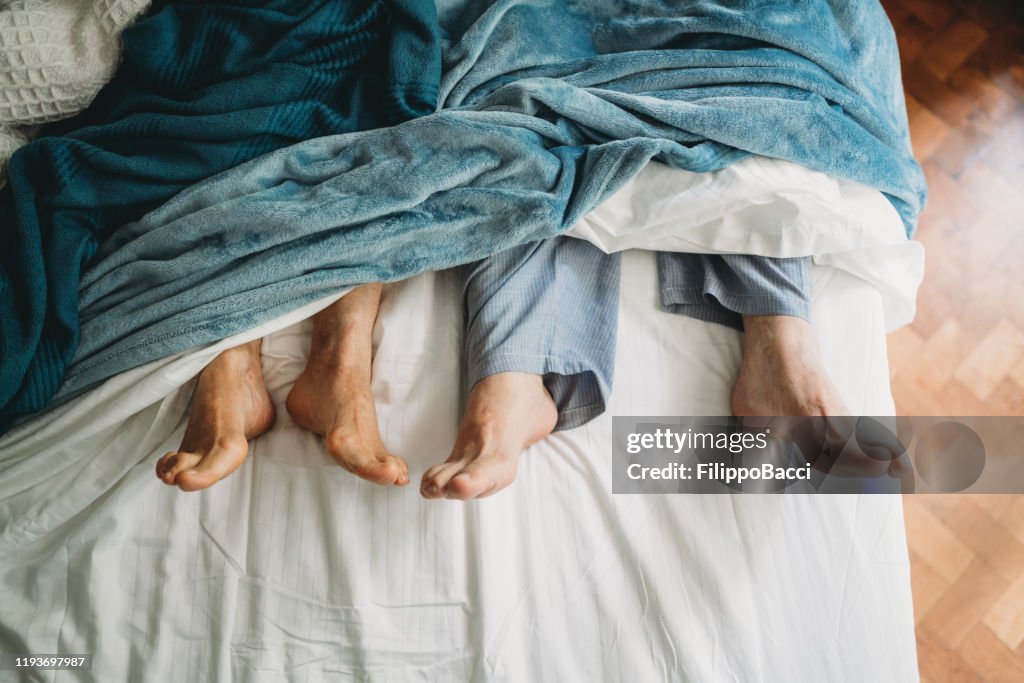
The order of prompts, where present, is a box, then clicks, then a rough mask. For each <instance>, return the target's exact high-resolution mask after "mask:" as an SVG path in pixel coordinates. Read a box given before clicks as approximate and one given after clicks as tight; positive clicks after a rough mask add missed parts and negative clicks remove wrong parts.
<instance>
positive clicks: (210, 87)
mask: <svg viewBox="0 0 1024 683" xmlns="http://www.w3.org/2000/svg"><path fill="white" fill-rule="evenodd" d="M123 40H124V57H123V63H122V65H121V68H120V69H119V70H118V73H117V75H116V77H115V79H114V80H113V81H112V82H111V83H110V84H109V85H108V86H107V87H106V88H105V89H104V90H103V91H102V92H101V93H100V95H99V96H98V98H97V99H96V101H95V102H94V103H93V104H92V105H91V106H90V107H89V108H88V109H87V110H86V111H85V112H83V113H82V114H81V115H79V116H76V117H74V118H72V119H70V120H68V121H65V122H62V123H60V124H56V125H54V126H51V127H50V128H49V129H47V130H46V131H45V132H44V135H45V137H43V138H41V139H39V140H37V141H36V142H34V143H32V144H30V145H28V146H27V147H25V148H23V149H21V150H20V151H19V152H18V153H17V154H15V155H14V157H13V158H12V160H11V163H10V168H9V175H10V184H9V186H8V187H7V188H5V189H4V191H3V192H2V193H0V237H2V240H3V244H4V249H3V250H2V251H0V407H2V412H0V432H2V431H3V427H4V425H5V424H7V423H9V422H10V421H11V420H12V419H14V418H16V417H17V416H20V415H25V414H28V413H31V412H32V411H35V410H38V409H40V408H42V407H43V406H44V405H45V404H46V402H47V401H48V400H49V399H50V398H51V397H52V396H53V394H54V392H55V391H56V389H57V386H58V384H59V382H60V380H61V378H62V377H63V375H64V373H65V371H66V369H67V367H68V364H69V363H70V362H71V359H72V356H73V354H74V353H75V350H76V348H77V347H78V342H79V339H80V329H81V328H80V317H79V309H80V308H82V311H81V315H82V319H85V318H89V317H92V316H93V315H94V313H95V311H96V310H97V309H95V308H92V309H91V310H92V312H89V310H88V307H85V306H83V302H82V300H81V299H80V297H79V284H80V279H81V275H82V272H83V270H84V268H85V267H86V264H87V263H89V261H90V259H91V258H93V257H94V254H95V252H96V250H97V248H98V247H99V245H101V244H105V245H106V247H105V248H107V249H113V250H116V249H117V246H118V244H120V243H121V241H122V240H123V234H124V233H121V232H120V231H119V228H122V227H123V226H125V225H126V224H128V223H130V222H132V221H135V220H138V219H139V218H141V217H142V216H143V215H144V214H145V213H146V212H148V211H150V210H152V209H154V208H156V207H158V206H160V205H161V204H163V203H164V202H166V201H167V200H168V199H170V198H171V197H173V196H174V195H176V194H177V193H179V192H180V191H181V190H182V189H183V188H186V187H188V186H190V185H193V184H195V183H197V182H199V181H201V180H203V179H205V178H209V177H210V176H213V175H215V174H217V173H219V172H221V171H224V170H226V169H229V168H232V167H234V166H237V165H239V164H241V163H243V162H246V161H248V160H250V159H253V158H255V157H258V156H260V155H262V154H266V153H267V152H270V151H273V150H276V149H280V148H282V147H286V146H288V145H291V144H294V143H296V142H300V141H303V140H308V139H310V138H317V137H321V136H324V135H331V134H336V133H346V132H351V131H356V130H366V129H369V128H376V127H379V126H386V125H391V124H394V123H399V122H401V121H405V120H407V119H409V118H412V117H414V116H418V115H422V114H427V113H430V112H432V111H434V109H435V107H436V103H437V85H438V81H439V79H440V68H441V52H440V45H439V36H438V26H437V15H436V12H435V8H434V5H433V2H432V0H386V1H385V0H361V1H352V2H338V1H337V0H249V1H248V2H225V1H221V2H206V1H198V0H165V1H162V2H161V1H157V2H155V3H154V7H153V9H152V11H151V13H150V16H148V17H147V18H145V19H143V20H142V21H140V22H139V23H137V24H136V25H135V26H134V27H132V28H130V29H129V30H128V31H126V32H125V34H124V37H123ZM209 237H210V239H214V240H216V239H218V236H217V235H215V234H213V233H211V234H210V235H209ZM136 284H137V285H138V286H141V287H143V288H145V287H146V284H145V283H144V282H141V281H139V282H137V283H136ZM113 315H117V313H114V314H113Z"/></svg>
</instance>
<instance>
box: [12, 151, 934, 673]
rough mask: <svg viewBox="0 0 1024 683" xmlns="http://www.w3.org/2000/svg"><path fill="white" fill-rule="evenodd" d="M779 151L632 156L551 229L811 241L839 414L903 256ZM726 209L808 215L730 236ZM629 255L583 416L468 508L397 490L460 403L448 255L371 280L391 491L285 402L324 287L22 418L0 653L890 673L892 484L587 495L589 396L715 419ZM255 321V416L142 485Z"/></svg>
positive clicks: (868, 393) (895, 589)
mask: <svg viewBox="0 0 1024 683" xmlns="http://www.w3.org/2000/svg"><path fill="white" fill-rule="evenodd" d="M779 164H780V162H767V161H765V160H758V159H753V160H748V161H747V162H743V164H738V165H734V166H733V167H731V169H732V170H729V169H727V171H723V172H721V173H720V174H712V176H707V175H705V176H696V175H694V174H686V173H684V172H680V171H669V170H667V169H664V168H661V167H651V168H649V169H648V171H645V174H643V175H642V176H641V178H639V179H638V180H637V181H635V182H634V183H631V184H630V185H629V186H627V187H626V188H624V189H623V191H621V192H620V193H619V194H618V195H616V196H615V197H614V198H613V199H612V200H610V201H609V202H608V203H606V204H605V205H603V206H602V207H600V208H599V209H598V210H597V211H595V212H594V213H592V214H591V215H590V216H588V218H587V219H586V220H585V221H584V222H583V223H581V225H579V226H577V228H576V234H577V236H580V237H583V238H586V239H591V240H592V241H594V242H595V243H598V244H599V245H601V246H603V247H604V248H606V249H609V250H613V249H620V248H625V247H637V246H644V247H648V248H654V247H656V248H659V249H666V248H672V246H671V245H672V244H673V243H675V244H676V245H677V247H678V248H683V245H685V248H686V249H688V250H700V251H753V252H754V253H766V254H769V255H780V256H781V255H786V256H791V255H798V254H803V253H807V254H816V255H817V258H816V260H817V261H818V263H819V266H817V267H816V268H815V291H814V305H813V322H814V326H815V329H816V331H817V333H818V336H819V340H820V342H821V344H822V347H823V352H824V355H825V360H826V364H827V366H828V368H829V370H830V373H831V375H832V377H833V380H834V381H835V382H836V384H837V386H838V388H839V390H840V392H841V393H842V394H843V396H844V398H845V399H846V401H847V403H848V405H849V406H850V407H851V409H853V410H854V411H855V412H858V413H861V414H869V415H872V414H887V413H891V412H892V411H893V404H892V398H891V394H890V392H889V384H888V365H887V362H886V355H885V339H884V333H885V331H886V328H887V325H888V326H892V325H896V324H899V323H901V322H906V319H907V316H908V315H912V301H913V294H914V288H915V287H916V282H917V280H918V279H919V278H920V267H921V252H920V249H919V247H918V246H917V245H916V244H915V243H910V242H906V241H905V239H903V238H900V236H899V235H900V232H899V231H900V230H901V227H900V226H899V221H898V218H896V215H895V212H892V211H891V208H889V210H888V212H887V211H886V207H888V204H887V203H885V202H884V199H882V198H881V197H880V196H879V195H877V193H871V192H869V191H864V190H862V189H861V188H859V187H855V186H853V185H852V184H847V183H838V182H837V181H834V180H832V179H828V178H825V177H824V176H820V175H819V174H811V173H810V172H808V171H805V170H803V169H797V168H795V167H789V166H788V165H781V166H780V165H779ZM773 166H775V167H776V171H777V172H775V171H773V172H768V171H770V169H771V168H772V167H773ZM794 174H795V175H794ZM759 177H760V180H759V179H758V178H759ZM801 177H802V180H801V179H800V178H801ZM773 183H775V185H774V186H773V185H772V184H773ZM794 183H795V184H794ZM815 183H818V187H819V190H820V191H815V192H810V193H808V192H807V190H808V188H813V187H815ZM773 187H774V189H773ZM787 187H788V188H789V189H790V190H794V191H795V194H794V192H789V191H787V189H786V188H787ZM828 188H832V189H831V190H829V189H828ZM830 192H832V194H829V193H830ZM851 193H853V195H851ZM801 194H803V198H801V196H800V195H801ZM716 197H717V199H716ZM744 197H746V198H744ZM808 197H810V199H808ZM716 202H717V205H718V206H719V209H718V211H717V213H716V211H715V210H714V208H713V207H714V206H715V205H716ZM773 205H774V207H775V209H774V210H775V211H776V212H775V213H773V209H772V206H773ZM743 211H747V218H746V219H743V220H741V219H740V218H739V217H738V213H742V212H743ZM688 212H689V213H688ZM701 212H703V213H701ZM844 217H845V219H844ZM751 220H757V221H768V222H771V221H787V220H788V221H794V222H799V223H800V224H801V225H806V230H804V231H803V234H804V236H803V237H800V238H794V239H790V238H789V237H786V238H783V237H782V236H781V235H780V237H779V239H778V240H776V241H775V243H774V244H773V243H772V241H771V240H770V239H763V240H762V241H761V242H760V243H759V244H757V245H754V243H753V242H752V241H751V240H752V235H753V233H754V232H755V231H754V230H752V229H751V228H750V226H751V225H752V224H751V223H749V221H751ZM842 220H846V225H849V226H855V227H851V228H849V229H847V230H846V232H845V234H844V228H843V227H842V226H843V223H842V222H841V221H842ZM716 221H718V223H717V225H718V227H719V228H720V229H721V230H719V231H717V232H716V230H715V224H716V223H715V222H716ZM744 226H746V227H744ZM644 233H646V237H645V236H644ZM794 234H797V232H796V231H795V232H794ZM723 235H730V236H729V237H728V238H726V237H723ZM743 235H746V236H747V237H743ZM653 261H654V259H653V256H652V255H651V254H650V253H645V252H639V251H630V252H629V253H627V254H626V255H625V257H624V270H623V281H624V284H623V292H622V297H621V304H620V305H621V314H620V319H619V347H618V354H617V367H616V373H615V375H616V376H615V390H614V392H613V395H612V399H611V405H610V407H609V411H608V414H607V415H606V416H603V417H602V418H599V419H598V420H595V421H594V422H592V423H591V424H589V425H587V426H585V427H582V428H579V429H575V430H571V431H569V432H563V433H559V434H555V435H553V436H551V437H549V438H548V439H546V440H544V441H543V442H541V443H539V444H537V445H536V446H534V447H533V448H531V449H529V451H528V452H527V453H526V454H525V456H524V458H523V462H522V465H521V467H520V470H519V477H518V480H517V481H516V483H515V484H514V485H513V486H512V487H510V488H509V489H507V490H506V491H504V492H502V493H500V494H499V495H496V496H494V497H492V498H488V499H486V500H484V501H480V502H471V503H461V502H454V501H425V500H422V499H421V498H420V497H419V495H418V493H417V491H416V486H415V483H416V482H417V481H418V477H419V476H420V475H421V474H422V472H423V471H424V470H425V469H426V468H427V467H428V466H430V465H431V464H434V463H436V462H439V461H440V460H443V459H444V458H445V457H446V455H447V453H448V450H449V449H450V447H451V444H452V442H453V440H454V432H455V427H456V424H457V419H458V416H459V410H460V400H461V397H460V394H461V388H460V378H459V356H458V354H459V347H460V335H461V312H460V311H461V308H460V305H459V301H458V285H457V281H456V278H455V276H454V275H453V274H452V273H440V274H426V275H422V276H419V277H416V278H413V279H412V280H409V281H407V282H405V283H401V284H399V285H395V286H392V287H390V288H389V289H388V290H387V291H386V296H385V300H384V302H383V306H382V311H381V315H380V317H379V319H378V324H377V328H376V331H375V346H376V355H375V360H374V386H373V388H374V394H375V397H376V400H377V404H378V411H379V414H380V424H381V430H382V433H383V436H384V441H385V443H386V445H387V446H388V447H389V448H390V449H392V450H393V451H394V452H396V453H398V454H401V455H402V456H404V457H405V458H406V459H407V460H408V461H409V463H410V470H411V475H412V477H413V480H414V485H413V486H410V487H408V488H407V489H395V488H381V487H377V486H375V485H373V484H369V483H367V482H364V481H362V480H359V479H357V478H355V477H353V476H352V475H350V474H348V473H347V472H344V471H342V470H341V469H340V468H339V467H337V466H336V465H335V464H334V463H333V462H332V461H331V460H330V459H329V457H328V456H327V455H326V454H325V452H324V451H323V449H322V447H321V444H320V440H319V439H318V438H317V437H315V436H313V435H311V434H309V433H306V432H304V431H302V430H300V429H298V428H297V427H296V426H295V425H294V424H293V423H292V421H291V420H290V418H289V417H288V414H287V412H286V411H285V410H284V399H285V396H286V395H287V392H288V390H289V388H290V386H291V383H292V382H293V381H294V380H295V378H296V377H297V375H298V373H299V372H300V370H301V368H302V365H303V362H304V356H305V354H306V352H307V348H308V333H309V326H310V323H309V321H308V317H309V316H310V315H311V314H312V313H313V312H315V311H316V310H318V309H319V308H321V307H323V306H324V305H326V304H327V303H329V301H322V302H319V303H317V304H313V305H310V306H307V307H305V308H304V309H302V310H299V311H295V312H293V313H292V314H289V315H288V316H284V317H283V318H282V319H279V320H277V321H274V322H272V323H270V324H268V325H265V326H263V327H262V328H260V329H257V330H251V331H250V332H248V333H246V334H244V335H240V336H238V337H236V338H234V339H231V340H225V341H223V342H221V343H219V344H216V345H213V346H210V347H208V348H204V349H199V350H195V351H193V352H190V353H185V354H180V355H178V356H176V357H172V358H168V359H163V360H161V361H158V362H155V363H151V364H149V365H147V366H144V367H141V368H137V369H135V370H132V371H130V372H127V373H124V374H123V375H120V376H118V377H116V378H114V379H112V380H110V381H109V382H107V383H106V384H105V385H103V386H101V387H100V388H98V389H96V390H94V391H93V392H91V393H89V394H87V395H85V396H83V397H81V398H79V399H78V400H76V401H74V402H73V403H71V404H68V405H66V406H62V407H60V408H58V409H56V410H54V411H51V412H50V413H48V414H46V415H43V416H41V417H39V418H37V419H36V420H34V421H33V422H31V423H29V424H26V425H23V426H22V427H20V428H18V429H17V430H15V431H14V432H12V433H11V434H9V435H8V436H7V437H5V438H4V440H3V441H0V454H2V455H0V651H2V652H8V653H18V652H23V653H28V652H33V653H76V654H80V653H91V654H92V655H93V656H94V661H93V667H92V670H91V671H90V672H48V673H47V674H45V675H44V676H42V677H41V679H40V680H75V679H82V680H97V681H120V680H131V681H150V680H152V681H205V680H223V681H227V680H232V681H323V680H343V681H463V680H496V681H524V682H532V681H556V682H564V681H588V682H589V681H601V680H608V681H620V680H621V681H644V682H646V681H700V682H704V681H743V682H748V681H764V682H765V683H775V682H776V681H787V682H789V681H808V682H814V683H819V682H821V681H851V682H852V681H856V682H858V683H859V682H861V681H914V680H917V665H916V653H915V647H914V633H913V619H912V614H911V597H910V583H909V567H908V559H907V550H906V542H905V538H904V532H903V519H902V512H901V504H900V500H899V498H898V497H895V496H874V497H868V496H845V497H838V496H837V497H824V496H745V497H729V496H617V495H612V494H611V492H610V491H611V473H610V464H611V450H610V449H611V445H610V444H611V435H610V432H611V420H610V416H611V415H613V414H631V415H659V414H660V415H689V414H709V415H718V414H728V410H729V391H730V387H731V384H732V380H733V378H734V375H735V373H736V370H737V367H738V362H739V357H740V337H739V335H738V334H737V333H736V332H734V331H732V330H729V329H727V328H724V327H721V326H716V325H712V324H707V323H703V322H699V321H695V320H692V319H688V318H685V317H682V316H676V315H671V314H667V313H664V312H662V311H661V310H660V309H659V307H658V305H657V289H656V276H655V272H654V263H653ZM915 269H916V270H915ZM908 302H911V303H910V305H909V306H908ZM261 335H268V336H267V337H266V341H265V343H264V346H263V362H264V372H265V375H266V378H267V382H268V384H269V387H270V391H271V395H272V397H273V399H274V401H275V403H276V405H277V408H278V420H277V424H276V426H275V427H274V429H273V430H272V431H271V432H270V433H268V434H266V435H265V436H263V437H261V438H259V439H258V440H256V441H255V442H254V443H253V444H252V446H251V451H250V452H251V455H250V457H249V458H248V460H247V461H246V463H245V464H244V465H243V466H242V467H241V468H240V469H239V470H238V471H237V472H235V473H234V474H233V475H232V476H231V477H230V478H229V479H227V480H225V481H223V482H221V483H220V484H218V485H217V486H216V487H214V488H213V489H210V490H208V491H205V492H201V493H197V494H184V493H181V492H179V491H177V490H176V489H170V488H167V487H165V486H163V485H162V484H161V483H160V482H159V481H158V480H157V479H156V478H155V476H154V473H153V469H154V464H155V462H156V459H157V458H158V457H159V456H160V455H162V454H163V453H164V452H165V451H167V450H170V449H172V448H174V447H175V446H176V445H177V443H178V442H179V440H180V439H181V436H182V433H183V431H184V428H185V424H186V421H187V415H188V406H189V399H190V393H191V389H192V387H193V386H194V377H195V375H196V374H197V373H198V372H199V371H200V370H201V369H202V367H203V366H204V365H205V364H206V363H207V362H209V360H210V359H211V358H213V357H214V356H215V355H216V354H217V353H218V352H219V351H220V350H221V349H223V348H225V347H227V346H230V345H233V344H237V343H239V342H240V341H243V340H245V339H250V338H254V337H256V336H261ZM5 673H9V672H0V678H2V677H3V675H4V674H5ZM51 676H52V677H53V678H51Z"/></svg>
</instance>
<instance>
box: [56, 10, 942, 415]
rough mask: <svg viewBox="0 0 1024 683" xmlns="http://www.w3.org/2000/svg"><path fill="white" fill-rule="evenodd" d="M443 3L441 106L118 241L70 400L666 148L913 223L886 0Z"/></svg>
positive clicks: (251, 180) (446, 258) (622, 176)
mask: <svg viewBox="0 0 1024 683" xmlns="http://www.w3.org/2000/svg"><path fill="white" fill-rule="evenodd" d="M438 15H439V22H440V30H441V36H442V43H443V45H444V47H445V54H446V56H445V59H444V64H443V77H442V81H441V91H440V103H441V107H440V109H441V110H440V111H438V112H437V113H435V114H433V115H430V116H426V117H423V118H418V119H415V120H412V121H409V122H407V123H404V124H402V125H398V126H395V127H392V128H388V129H381V130H374V131H369V132H361V133H353V134H347V135H340V136H333V137H323V138H319V139H314V140H309V141H307V142H303V143H299V144H297V145H294V146H292V147H289V148H286V149H283V150H280V151H277V152H274V153H271V154H269V155H266V156H263V157H261V158H258V159H255V160H253V161H251V162H249V163H247V164H243V165H242V166H239V167H237V168H235V169H233V170H230V171H227V172H225V173H223V174H221V175H220V176H218V177H216V178H213V179H211V180H209V181H207V182H205V183H201V184H199V185H197V186H194V187H192V188H190V189H187V190H185V191H183V192H181V193H180V194H178V195H177V196H176V197H175V198H174V199H173V200H172V201H170V202H168V203H167V204H165V205H163V206H162V207H160V208H159V209H157V210H155V211H153V212H152V213H150V214H149V215H147V216H145V217H144V218H143V219H142V220H140V221H138V222H136V223H133V224H130V225H127V226H125V227H123V228H122V229H120V230H119V231H118V232H117V234H116V235H115V238H114V239H112V240H110V241H109V242H108V244H107V245H105V246H104V247H103V248H101V250H100V252H99V254H98V255H97V258H96V260H95V261H94V265H93V266H92V267H91V268H90V269H89V270H88V272H86V273H85V276H84V279H83V281H82V285H81V303H80V324H81V340H82V342H81V344H80V345H79V347H78V351H77V354H76V356H75V363H74V365H73V366H72V367H71V369H70V372H69V373H68V375H67V377H66V380H65V382H64V385H63V387H62V388H61V392H60V396H61V397H68V396H72V395H74V394H76V393H78V392H80V391H82V390H84V389H87V388H89V387H91V386H94V385H95V384H96V383H98V382H100V381H102V380H104V379H106V378H108V377H110V376H112V375H114V374H116V373H118V372H120V371H123V370H125V369H127V368H130V367H133V366H136V365H139V364H141V363H144V362H147V361H150V360H153V359H155V358H158V357H161V356H164V355H166V354H170V353H174V352H177V351H181V350H184V349H187V348H189V347H192V346H196V345H198V344H203V343H207V342H211V341H214V340H217V339H220V338H223V337H225V336H227V335H230V334H233V333H237V332H239V331H242V330H244V329H246V328H249V327H251V326H253V325H255V324H258V323H260V322H263V321H266V320H268V319H270V318H272V317H274V316H277V315H279V314H281V313H284V312H286V311H288V310H290V309H293V308H295V307H297V306H299V305H301V304H304V303H306V302H309V301H311V300H314V299H316V298H318V297H322V296H325V295H327V294H330V293H332V292H335V291H338V290H340V289H342V288H344V287H346V286H348V285H353V284H358V283H363V282H368V281H387V280H397V279H402V278H406V277H409V276H411V275H414V274H416V273H419V272H422V271H425V270H434V269H440V268H446V267H449V266H453V265H456V264H459V263H463V262H467V261H471V260H474V259H479V258H482V257H485V256H487V255H489V254H493V253H495V252H498V251H500V250H503V249H506V248H508V247H511V246H513V245H516V244H519V243H522V242H525V241H530V240H537V239H541V238H546V237H550V236H552V235H556V234H558V233H560V232H562V231H564V230H566V229H568V228H569V227H570V226H571V225H572V224H573V223H574V222H575V221H576V220H577V219H579V218H580V217H581V216H582V215H583V214H585V213H586V212H587V211H589V210H590V209H592V208H593V207H595V206H596V205H597V204H599V203H600V202H601V201H602V200H603V199H605V198H606V197H608V196H609V195H610V194H611V193H612V192H614V191H615V190H616V189H617V188H619V187H621V186H622V185H623V184H624V183H625V182H626V181H627V180H628V179H629V178H631V177H632V176H634V175H635V174H636V173H638V172H639V171H640V169H641V168H643V166H644V165H645V164H647V163H648V162H649V161H650V160H652V159H657V160H659V161H662V162H665V163H668V164H671V165H673V166H677V167H680V168H685V169H689V170H692V171H714V170H718V169H721V168H723V167H724V166H726V165H728V164H730V163H732V162H734V161H737V160H739V159H742V158H743V157H745V156H747V155H749V154H752V153H756V154H761V155H766V156H770V157H777V158H781V159H787V160H790V161H794V162H797V163H800V164H803V165H805V166H808V167H810V168H812V169H816V170H820V171H823V172H826V173H830V174H833V175H836V176H840V177H844V178H849V179H853V180H857V181H860V182H862V183H865V184H867V185H870V186H873V187H876V188H878V189H879V190H881V191H882V192H883V193H885V195H886V196H887V197H888V198H889V199H890V200H891V201H892V203H893V205H894V206H895V207H896V209H897V210H898V211H899V213H900V215H901V216H902V217H903V220H904V222H905V224H906V227H907V231H908V234H909V233H910V232H912V230H913V228H914V225H915V221H916V216H917V215H918V213H919V212H920V210H921V208H922V205H923V201H924V195H925V187H924V181H923V176H922V173H921V171H920V168H919V167H918V166H917V164H916V163H915V162H914V160H913V158H912V156H911V150H910V145H909V139H908V130H907V121H906V113H905V108H904V101H903V95H902V89H901V83H900V75H899V64H898V56H897V51H896V43H895V40H894V36H893V32H892V29H891V27H890V25H889V23H888V21H887V19H886V16H885V14H884V12H883V10H882V9H881V7H880V5H879V4H878V3H877V2H876V1H875V0H855V1H852V0H807V1H805V2H800V3H763V2H754V1H752V0H747V1H742V0H691V1H688V2H678V3H671V2H664V1H659V0H604V1H600V2H598V1H596V0H594V1H588V2H582V1H581V2H578V3H576V2H564V1H562V0H502V1H499V2H495V3H488V2H481V1H479V0H447V1H442V2H439V3H438Z"/></svg>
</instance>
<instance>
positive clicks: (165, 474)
mask: <svg viewBox="0 0 1024 683" xmlns="http://www.w3.org/2000/svg"><path fill="white" fill-rule="evenodd" d="M200 459H201V456H200V455H199V454H198V453H190V452H188V451H171V452H170V453H168V454H166V455H165V456H164V457H162V458H160V460H159V461H158V462H157V464H156V473H157V476H158V477H159V478H160V480H161V481H162V482H163V483H165V484H167V485H168V486H174V484H175V483H176V480H177V478H178V475H180V474H181V473H182V472H184V471H185V470H188V469H190V468H192V467H194V466H195V465H196V464H197V463H198V462H199V461H200Z"/></svg>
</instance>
